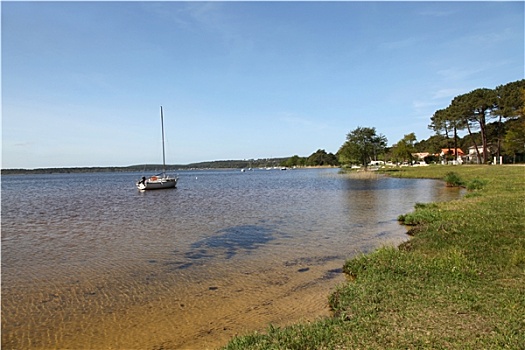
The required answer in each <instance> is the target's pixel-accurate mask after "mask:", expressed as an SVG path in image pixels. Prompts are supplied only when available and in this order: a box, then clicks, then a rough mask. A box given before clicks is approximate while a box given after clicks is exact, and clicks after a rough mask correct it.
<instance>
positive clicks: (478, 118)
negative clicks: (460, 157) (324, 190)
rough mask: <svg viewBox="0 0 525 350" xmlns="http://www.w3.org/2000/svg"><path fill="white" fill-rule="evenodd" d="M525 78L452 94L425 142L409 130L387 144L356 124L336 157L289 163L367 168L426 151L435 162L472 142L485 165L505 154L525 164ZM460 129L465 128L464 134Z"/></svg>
mask: <svg viewBox="0 0 525 350" xmlns="http://www.w3.org/2000/svg"><path fill="white" fill-rule="evenodd" d="M524 101H525V79H522V80H518V81H515V82H511V83H508V84H505V85H500V86H498V87H496V88H495V89H487V88H480V89H476V90H473V91H471V92H469V93H465V94H462V95H459V96H456V97H454V99H452V101H451V102H450V105H449V106H448V107H446V108H443V109H439V110H437V111H436V112H435V113H434V114H433V115H432V117H431V118H430V124H429V126H428V127H429V129H431V130H433V131H434V132H435V135H433V136H431V137H430V138H428V139H427V140H421V141H419V142H418V141H417V139H416V135H415V133H409V134H406V135H404V137H403V138H402V139H401V140H399V141H398V142H397V143H395V144H394V145H393V146H392V147H387V138H386V136H384V135H383V134H380V133H378V132H377V131H376V129H375V128H374V127H361V126H360V127H357V128H356V129H354V130H352V131H351V132H349V133H348V134H347V136H346V141H345V143H344V144H343V145H342V146H341V147H340V148H339V150H338V151H337V153H336V154H335V155H333V154H328V153H326V152H325V151H324V150H318V151H317V152H315V153H313V154H312V155H311V156H309V157H305V158H300V157H298V156H294V157H292V158H290V159H288V160H287V162H286V163H285V164H292V165H303V164H302V163H301V162H303V163H304V165H349V164H359V165H364V166H365V167H366V166H367V165H368V164H369V163H370V162H371V161H373V160H383V161H386V160H391V161H393V162H409V163H411V162H412V161H413V160H414V156H413V154H414V153H418V152H428V153H430V156H429V157H428V158H427V159H426V160H427V162H430V161H437V160H438V157H436V156H435V155H436V154H439V153H440V152H441V150H442V149H447V150H448V151H447V152H446V154H445V157H449V158H451V159H452V158H455V157H456V156H455V155H457V154H458V151H457V150H458V149H462V150H463V151H464V152H466V151H468V148H469V147H471V146H474V149H475V152H476V155H477V157H476V159H477V160H478V162H483V163H487V162H488V161H489V160H490V156H497V157H498V159H499V157H500V156H502V157H503V158H504V159H505V162H507V163H516V162H525V117H524V115H525V104H524ZM460 132H464V133H465V132H466V135H465V136H463V137H460V136H459V133H460Z"/></svg>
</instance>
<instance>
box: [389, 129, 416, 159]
mask: <svg viewBox="0 0 525 350" xmlns="http://www.w3.org/2000/svg"><path fill="white" fill-rule="evenodd" d="M415 143H416V134H415V133H413V132H412V133H410V134H407V135H405V136H404V137H403V138H402V139H401V140H400V141H399V142H398V143H396V145H395V146H394V152H393V153H394V157H395V158H396V159H398V160H400V161H405V160H407V161H408V162H409V163H410V164H412V160H413V157H412V153H415V152H416V147H415V146H414V145H415Z"/></svg>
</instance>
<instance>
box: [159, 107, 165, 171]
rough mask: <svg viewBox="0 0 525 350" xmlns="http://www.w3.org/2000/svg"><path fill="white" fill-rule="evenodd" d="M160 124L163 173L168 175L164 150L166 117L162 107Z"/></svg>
mask: <svg viewBox="0 0 525 350" xmlns="http://www.w3.org/2000/svg"><path fill="white" fill-rule="evenodd" d="M160 124H161V127H162V171H163V172H164V174H166V151H165V150H164V115H163V114H162V106H160Z"/></svg>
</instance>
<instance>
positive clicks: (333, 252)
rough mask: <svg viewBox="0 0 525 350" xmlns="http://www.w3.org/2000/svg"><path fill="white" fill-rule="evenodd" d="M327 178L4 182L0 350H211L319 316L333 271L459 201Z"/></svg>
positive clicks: (438, 189)
mask: <svg viewBox="0 0 525 350" xmlns="http://www.w3.org/2000/svg"><path fill="white" fill-rule="evenodd" d="M337 171H338V170H337V169H312V170H289V171H278V170H272V171H268V170H258V169H257V170H253V171H246V172H244V173H242V172H240V171H239V170H228V171H222V170H221V171H211V170H209V171H208V170H206V171H181V172H179V174H178V175H179V184H178V188H177V189H173V190H161V191H150V192H139V191H137V190H136V188H135V185H134V183H135V181H136V180H137V179H138V178H139V177H140V176H141V175H142V174H134V173H116V174H109V173H102V174H64V175H59V174H52V175H25V176H3V177H2V224H1V225H2V348H3V349H49V348H62V349H63V348H75V349H83V348H92V349H93V348H94V349H116V348H121V349H123V348H126V349H161V348H162V349H170V348H173V349H176V348H207V347H209V348H213V347H216V346H218V345H221V344H224V342H226V341H227V340H228V339H229V338H230V337H232V336H234V335H236V334H243V333H245V332H248V331H251V330H256V329H259V330H260V329H265V328H266V326H267V325H268V324H269V323H272V324H276V325H285V324H289V323H292V322H296V321H299V320H301V321H311V320H314V319H315V318H317V317H321V316H326V315H328V313H329V311H328V308H327V297H328V294H329V292H330V291H331V290H333V289H334V287H335V286H336V284H337V283H339V282H341V281H343V280H344V277H343V276H342V273H341V267H342V266H343V264H344V261H345V259H347V258H350V257H352V256H354V255H356V254H358V253H363V252H365V253H366V252H370V251H372V250H374V249H376V248H378V247H380V246H383V245H392V244H394V245H397V244H399V243H401V242H402V241H404V240H406V239H407V236H406V234H405V232H406V230H405V228H404V227H402V226H400V225H399V224H398V223H397V220H396V219H397V216H398V215H399V214H403V213H406V212H409V211H411V210H412V209H413V206H414V204H415V203H416V202H430V201H445V200H450V199H455V198H457V197H458V192H457V190H454V189H450V188H447V187H445V186H444V185H443V183H441V182H438V181H432V180H408V179H395V178H388V177H384V178H378V179H369V180H359V179H351V178H349V177H346V176H342V175H338V174H337Z"/></svg>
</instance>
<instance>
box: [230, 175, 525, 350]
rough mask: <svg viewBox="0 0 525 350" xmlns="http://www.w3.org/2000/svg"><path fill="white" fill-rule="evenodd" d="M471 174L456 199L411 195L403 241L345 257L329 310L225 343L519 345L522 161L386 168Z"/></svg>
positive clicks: (523, 315) (523, 278)
mask: <svg viewBox="0 0 525 350" xmlns="http://www.w3.org/2000/svg"><path fill="white" fill-rule="evenodd" d="M452 171H453V172H454V173H455V175H457V177H459V179H460V180H461V182H463V183H464V184H468V183H477V184H478V186H476V187H475V188H477V189H476V190H474V191H469V193H468V194H467V195H466V196H465V197H464V198H462V199H460V200H456V201H452V202H446V203H431V204H417V205H416V209H415V210H414V212H412V213H409V214H407V215H403V216H401V217H400V219H402V220H404V221H405V222H406V223H410V224H417V225H416V226H414V228H413V229H412V230H411V232H412V233H413V234H414V237H413V238H412V239H411V240H410V241H408V242H406V243H405V244H403V245H402V246H401V247H399V248H383V249H380V250H378V251H376V252H375V253H373V254H369V255H363V256H359V257H357V258H355V259H352V260H349V261H347V262H346V263H345V265H344V269H343V270H344V272H345V273H346V274H347V276H348V282H346V283H344V284H343V285H341V286H339V287H338V289H337V290H336V291H335V292H334V293H333V294H332V295H331V296H330V297H329V301H328V302H329V303H330V306H331V308H332V309H333V317H331V318H328V319H324V320H320V321H318V322H316V323H312V324H297V325H294V326H290V327H285V328H276V327H271V326H270V327H269V329H268V330H267V332H266V333H265V334H251V335H247V336H243V337H238V338H235V339H233V340H232V341H231V342H230V344H228V346H226V347H225V348H226V349H386V348H391V349H392V348H395V349H398V348H410V349H414V348H432V349H501V348H508V349H525V233H524V232H525V209H524V208H525V205H524V204H525V167H513V166H460V167H448V166H435V167H421V168H403V169H402V170H401V169H394V170H391V171H389V173H390V175H391V176H399V177H413V178H416V177H424V178H439V179H442V178H444V177H445V176H446V175H447V174H448V173H450V172H452Z"/></svg>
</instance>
